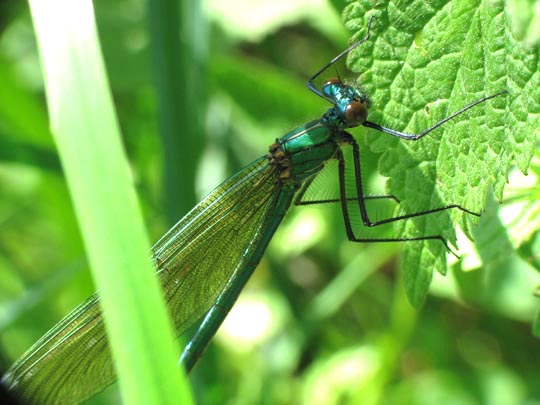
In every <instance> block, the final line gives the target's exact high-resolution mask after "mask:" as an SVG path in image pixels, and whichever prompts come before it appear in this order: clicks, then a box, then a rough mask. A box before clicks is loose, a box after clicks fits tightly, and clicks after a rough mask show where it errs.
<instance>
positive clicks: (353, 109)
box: [345, 101, 367, 127]
mask: <svg viewBox="0 0 540 405" xmlns="http://www.w3.org/2000/svg"><path fill="white" fill-rule="evenodd" d="M366 118H367V108H366V106H365V105H364V104H362V103H360V102H359V101H351V102H350V103H349V104H348V105H347V107H346V108H345V119H346V120H347V126H348V127H356V126H358V125H360V124H362V123H364V121H365V120H366Z"/></svg>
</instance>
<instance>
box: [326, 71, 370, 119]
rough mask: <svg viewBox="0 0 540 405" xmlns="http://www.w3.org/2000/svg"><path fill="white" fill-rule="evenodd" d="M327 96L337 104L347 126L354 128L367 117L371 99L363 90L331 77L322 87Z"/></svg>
mask: <svg viewBox="0 0 540 405" xmlns="http://www.w3.org/2000/svg"><path fill="white" fill-rule="evenodd" d="M322 92H323V94H324V96H325V97H326V98H328V99H329V100H332V101H333V102H334V104H335V107H334V108H335V110H336V113H337V115H338V116H339V117H340V121H341V122H342V124H341V125H340V126H342V127H345V128H352V127H356V126H358V125H361V124H363V123H364V121H365V120H366V119H367V114H368V109H369V99H368V97H367V95H366V94H365V93H364V92H362V91H361V90H359V89H357V88H355V87H353V86H350V85H348V84H344V83H343V82H342V81H341V80H340V79H338V78H331V79H329V80H327V81H326V83H325V84H324V85H323V87H322Z"/></svg>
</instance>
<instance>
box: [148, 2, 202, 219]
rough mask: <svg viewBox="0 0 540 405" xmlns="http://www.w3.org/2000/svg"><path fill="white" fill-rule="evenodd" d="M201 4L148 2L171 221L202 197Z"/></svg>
mask: <svg viewBox="0 0 540 405" xmlns="http://www.w3.org/2000/svg"><path fill="white" fill-rule="evenodd" d="M201 7H202V6H201V3H200V2H198V1H192V0H190V1H186V2H174V1H164V0H149V1H148V2H147V20H148V27H149V34H150V44H149V45H150V50H151V53H152V62H153V73H154V75H153V76H154V82H155V86H156V91H157V99H158V117H159V123H160V133H161V137H162V144H163V166H164V167H163V177H164V196H165V201H166V204H165V205H166V208H167V217H168V221H169V224H170V225H172V224H174V223H176V221H178V218H181V217H182V216H183V215H184V214H186V213H187V212H188V211H189V210H190V209H191V208H192V207H193V206H194V205H195V203H196V202H197V201H196V195H195V177H196V176H195V175H196V170H197V165H198V163H199V159H200V155H201V148H202V144H203V142H202V140H203V137H204V136H203V129H202V128H203V105H205V104H206V103H205V101H204V99H205V97H206V89H205V88H204V87H205V85H204V83H206V80H205V74H206V66H205V63H206V60H205V59H206V47H207V45H206V43H207V40H206V21H205V17H204V14H203V13H202V11H201ZM179 27H180V29H181V32H179ZM180 39H182V40H180Z"/></svg>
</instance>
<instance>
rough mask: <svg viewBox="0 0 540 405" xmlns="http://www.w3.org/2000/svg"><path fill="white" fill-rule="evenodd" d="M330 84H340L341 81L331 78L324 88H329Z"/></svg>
mask: <svg viewBox="0 0 540 405" xmlns="http://www.w3.org/2000/svg"><path fill="white" fill-rule="evenodd" d="M332 84H341V80H339V79H338V78H337V77H331V78H330V79H328V80H327V81H326V83H324V85H325V86H330V85H332Z"/></svg>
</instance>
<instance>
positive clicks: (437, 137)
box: [344, 0, 540, 306]
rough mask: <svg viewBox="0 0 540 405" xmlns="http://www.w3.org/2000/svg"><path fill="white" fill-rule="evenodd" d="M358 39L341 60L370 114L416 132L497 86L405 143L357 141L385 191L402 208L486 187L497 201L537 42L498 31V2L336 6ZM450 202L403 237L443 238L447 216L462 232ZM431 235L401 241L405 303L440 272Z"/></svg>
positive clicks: (532, 86)
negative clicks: (374, 158)
mask: <svg viewBox="0 0 540 405" xmlns="http://www.w3.org/2000/svg"><path fill="white" fill-rule="evenodd" d="M370 16H373V17H374V19H373V24H372V29H371V37H370V40H369V41H368V42H367V43H365V44H363V45H362V46H360V47H359V48H357V49H356V50H355V51H354V52H351V55H350V60H349V62H350V63H349V66H350V67H351V68H352V69H353V70H354V71H356V72H359V78H358V82H359V84H360V85H361V86H362V87H363V88H364V90H366V91H367V93H368V94H369V95H370V98H371V101H372V107H371V110H370V113H369V116H368V119H369V120H370V121H372V122H375V123H378V124H381V125H384V126H387V127H390V128H393V129H395V130H399V131H403V132H407V133H419V132H421V131H422V130H424V129H426V128H428V127H430V126H431V125H433V124H435V123H436V122H438V121H440V120H441V119H443V118H445V117H447V116H448V115H450V114H451V113H453V112H455V111H457V110H459V109H460V108H462V107H464V106H465V105H467V104H469V103H471V102H473V101H475V100H477V99H479V98H481V97H483V96H486V95H492V94H496V93H498V92H500V91H502V90H507V91H508V94H507V95H503V96H499V97H497V98H495V99H493V100H489V101H487V102H485V103H483V104H481V105H479V106H477V107H475V108H473V109H472V110H470V111H468V112H467V113H465V114H463V115H462V116H459V117H457V118H456V119H454V120H452V121H450V122H448V123H446V124H444V125H443V126H442V127H441V128H440V129H438V130H435V131H433V132H432V133H430V134H429V135H427V136H426V137H425V138H422V140H420V141H417V142H411V141H403V140H399V139H396V138H393V137H391V136H387V135H384V134H381V133H378V132H376V131H370V133H369V134H368V144H369V145H370V147H371V148H372V149H373V150H374V151H376V152H379V153H382V157H381V160H380V170H381V173H382V174H383V175H385V176H387V177H388V178H389V180H388V183H387V188H388V191H389V192H390V193H391V194H394V195H396V196H397V197H398V198H399V199H400V201H401V204H400V205H401V207H400V208H401V209H402V210H403V211H405V212H409V213H412V212H418V211H423V210H426V209H430V208H437V207H442V206H446V205H449V204H459V205H460V206H463V207H466V208H467V209H469V210H472V211H475V212H482V211H483V210H484V209H485V201H486V195H487V193H488V191H489V190H490V189H493V191H494V193H495V196H496V198H497V199H499V200H501V199H502V193H503V188H504V185H505V184H506V181H507V174H508V172H509V170H510V167H511V165H512V164H513V162H514V161H515V162H516V165H517V166H518V168H519V169H520V170H521V171H523V172H524V171H526V170H527V167H528V164H529V162H530V159H531V157H532V153H533V146H534V142H535V131H538V130H537V128H538V127H539V124H540V102H539V100H540V71H539V65H538V54H539V50H538V47H533V48H526V47H525V45H523V44H522V43H521V42H519V41H518V40H517V39H516V38H515V37H514V36H513V34H512V32H511V31H510V29H509V24H508V18H507V15H506V13H505V9H504V5H503V2H502V1H489V2H481V1H479V0H478V1H470V0H453V1H448V0H439V1H430V2H423V1H413V2H402V1H388V2H374V1H370V0H359V1H355V2H352V3H351V4H350V5H349V6H348V7H347V8H346V10H345V12H344V19H345V22H346V24H347V26H348V28H349V29H351V30H353V31H354V32H355V35H354V38H355V39H356V38H360V37H361V36H363V35H365V30H366V27H367V21H368V18H369V17H370ZM469 217H470V215H467V214H464V213H463V212H460V211H459V210H456V209H454V210H448V211H444V212H442V213H440V214H433V215H429V216H426V217H419V218H414V219H411V220H409V221H407V223H406V224H405V225H403V226H402V227H401V228H400V232H403V236H419V235H442V236H443V237H444V238H445V239H447V240H449V241H451V242H452V243H453V242H454V241H455V234H454V231H453V228H454V224H455V223H456V221H458V222H459V223H460V224H461V225H462V228H463V229H468V228H469V226H468V225H467V221H469V219H470V218H469ZM446 253H447V251H446V249H445V247H444V246H443V245H442V243H440V242H438V241H426V242H415V243H407V244H405V246H404V260H403V266H404V268H405V272H404V273H405V286H406V289H407V294H408V297H409V299H410V301H411V302H412V303H413V305H415V306H419V305H421V303H422V302H423V301H424V298H425V295H426V294H427V289H428V287H429V283H430V279H431V274H432V272H433V271H434V270H436V271H439V272H440V273H443V274H444V273H445V272H446V257H445V256H446Z"/></svg>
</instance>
